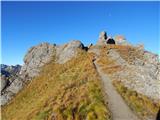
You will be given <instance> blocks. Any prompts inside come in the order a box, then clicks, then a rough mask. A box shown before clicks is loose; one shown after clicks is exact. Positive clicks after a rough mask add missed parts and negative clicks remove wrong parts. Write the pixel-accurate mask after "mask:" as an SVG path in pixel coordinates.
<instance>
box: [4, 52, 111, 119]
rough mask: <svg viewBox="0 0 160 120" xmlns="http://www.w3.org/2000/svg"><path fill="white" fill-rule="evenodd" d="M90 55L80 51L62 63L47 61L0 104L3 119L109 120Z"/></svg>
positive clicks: (109, 116)
mask: <svg viewBox="0 0 160 120" xmlns="http://www.w3.org/2000/svg"><path fill="white" fill-rule="evenodd" d="M92 58H93V55H92V54H88V53H86V52H80V53H79V55H77V57H76V58H74V59H72V60H70V61H68V62H67V63H65V64H64V65H59V64H55V63H54V62H51V63H49V64H47V65H46V66H45V67H44V68H43V71H42V72H41V74H40V75H39V76H38V77H36V78H35V79H34V80H32V81H31V82H30V83H29V84H28V85H27V86H26V87H25V88H24V89H23V90H22V91H21V92H20V93H18V94H17V95H16V96H15V98H14V99H13V100H12V101H11V102H10V104H9V105H7V106H4V107H2V118H3V120H86V119H87V120H110V119H111V114H110V111H109V110H108V107H107V104H106V103H105V101H104V95H103V91H102V85H101V81H100V78H99V76H98V75H97V72H96V70H95V68H94V66H93V63H92Z"/></svg>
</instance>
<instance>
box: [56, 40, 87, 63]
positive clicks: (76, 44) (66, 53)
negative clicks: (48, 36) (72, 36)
mask: <svg viewBox="0 0 160 120" xmlns="http://www.w3.org/2000/svg"><path fill="white" fill-rule="evenodd" d="M78 48H79V49H83V48H84V45H83V44H82V43H81V42H80V41H78V40H73V41H71V42H69V43H68V44H65V45H62V46H59V47H57V49H56V56H57V60H56V62H57V63H59V64H64V63H65V62H67V61H68V60H70V59H71V58H73V57H74V56H76V54H77V49H78Z"/></svg>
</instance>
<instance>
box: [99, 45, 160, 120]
mask: <svg viewBox="0 0 160 120" xmlns="http://www.w3.org/2000/svg"><path fill="white" fill-rule="evenodd" d="M110 48H112V49H115V50H116V51H117V52H119V53H120V55H122V58H123V59H125V60H126V61H127V62H128V63H129V64H131V63H132V61H133V60H134V59H135V57H137V58H139V59H143V58H142V56H141V53H140V52H138V50H136V49H135V48H133V47H130V46H118V45H115V46H108V47H105V48H102V49H101V56H100V60H99V61H98V62H99V64H100V65H101V66H102V67H103V70H104V72H106V73H107V74H108V75H109V76H110V77H111V78H112V75H113V73H116V72H118V71H123V67H122V66H120V65H116V61H114V60H112V59H111V58H109V57H107V56H106V53H107V50H109V49H110ZM113 77H114V76H113ZM113 85H114V86H115V87H116V89H117V91H118V92H119V93H120V94H121V96H122V97H123V98H124V100H125V101H126V103H127V104H128V105H129V107H130V108H131V109H132V110H133V111H135V112H136V113H137V114H138V115H139V116H140V117H141V118H142V119H144V120H145V119H146V117H149V116H156V114H157V111H158V109H159V108H160V103H154V102H153V100H151V99H150V98H148V97H147V96H145V95H142V94H140V93H137V92H136V91H134V90H131V89H128V88H127V87H125V86H124V84H123V83H122V82H120V81H117V80H114V79H113Z"/></svg>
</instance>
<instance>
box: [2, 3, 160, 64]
mask: <svg viewBox="0 0 160 120" xmlns="http://www.w3.org/2000/svg"><path fill="white" fill-rule="evenodd" d="M1 7H2V13H1V14H2V15H1V16H2V18H1V20H2V22H1V31H2V32H1V35H2V36H1V38H2V41H1V42H2V46H1V47H2V49H1V50H2V61H1V63H3V64H9V65H11V64H12V65H15V64H23V57H24V55H25V54H26V52H27V50H28V49H29V48H30V47H31V46H34V45H37V44H39V43H41V42H49V43H56V44H63V43H66V42H68V41H70V40H73V39H76V40H81V41H82V42H83V43H84V44H85V45H88V44H89V43H94V44H95V43H96V41H97V39H98V36H99V33H100V32H101V31H107V33H108V35H111V36H115V35H117V34H122V35H124V36H125V37H126V38H127V40H128V41H129V42H130V43H132V44H139V43H143V44H144V45H145V48H146V50H149V51H152V52H154V53H157V54H158V52H160V49H159V44H160V43H159V41H160V36H159V28H160V25H159V16H160V10H159V8H160V2H104V1H103V2H2V6H1Z"/></svg>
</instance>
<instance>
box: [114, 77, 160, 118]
mask: <svg viewBox="0 0 160 120" xmlns="http://www.w3.org/2000/svg"><path fill="white" fill-rule="evenodd" d="M113 85H114V86H115V87H116V89H117V91H118V92H119V93H120V94H121V96H122V97H123V98H124V100H125V101H126V102H127V104H128V105H129V106H130V108H131V109H132V110H133V111H135V112H136V113H137V114H138V115H139V116H140V118H142V119H143V120H146V118H147V117H155V116H156V114H157V112H158V110H159V108H160V103H155V102H153V100H151V99H150V98H148V97H147V96H145V95H142V94H140V93H137V92H136V91H133V90H131V89H128V88H127V87H125V86H124V85H123V83H122V82H120V81H117V80H115V81H113Z"/></svg>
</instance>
